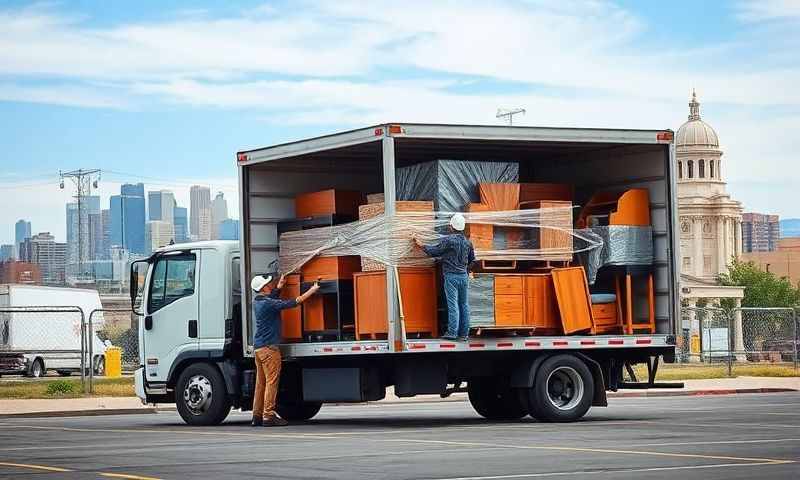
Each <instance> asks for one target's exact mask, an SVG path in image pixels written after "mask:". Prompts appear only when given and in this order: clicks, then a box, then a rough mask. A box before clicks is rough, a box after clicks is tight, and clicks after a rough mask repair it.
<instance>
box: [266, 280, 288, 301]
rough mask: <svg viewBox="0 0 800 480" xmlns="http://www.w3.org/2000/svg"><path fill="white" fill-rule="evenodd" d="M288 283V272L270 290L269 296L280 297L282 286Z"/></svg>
mask: <svg viewBox="0 0 800 480" xmlns="http://www.w3.org/2000/svg"><path fill="white" fill-rule="evenodd" d="M284 285H286V274H283V275H281V278H280V279H279V280H278V284H277V285H275V288H273V289H272V291H271V292H269V298H280V296H281V288H283V286H284Z"/></svg>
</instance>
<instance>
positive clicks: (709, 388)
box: [0, 377, 800, 418]
mask: <svg viewBox="0 0 800 480" xmlns="http://www.w3.org/2000/svg"><path fill="white" fill-rule="evenodd" d="M684 384H685V386H684V388H681V389H672V388H670V389H652V390H622V391H619V392H609V394H608V396H609V398H620V397H661V396H680V395H731V394H741V393H769V392H783V391H792V390H800V377H737V378H717V379H711V380H685V381H684ZM464 401H467V395H466V394H465V393H456V394H453V395H451V396H450V397H448V398H445V399H443V398H440V397H439V396H438V395H419V396H416V397H411V398H399V397H397V396H395V395H394V390H393V389H392V388H391V387H389V388H387V389H386V398H385V399H384V400H381V401H379V402H372V403H373V404H392V403H415V402H464ZM174 409H175V407H174V405H164V406H163V407H159V408H155V407H153V406H152V405H142V403H141V401H140V400H139V399H138V398H136V397H91V398H65V399H53V400H49V399H48V400H46V399H37V400H0V418H3V417H18V416H31V417H47V416H73V415H75V416H77V415H119V414H126V413H156V412H157V411H158V410H174Z"/></svg>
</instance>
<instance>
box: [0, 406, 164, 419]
mask: <svg viewBox="0 0 800 480" xmlns="http://www.w3.org/2000/svg"><path fill="white" fill-rule="evenodd" d="M156 412H157V409H156V408H153V407H147V408H98V409H92V410H66V411H61V412H59V411H52V412H26V413H3V414H0V418H53V417H99V416H103V415H133V414H144V413H156Z"/></svg>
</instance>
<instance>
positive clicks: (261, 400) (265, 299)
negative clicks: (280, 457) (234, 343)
mask: <svg viewBox="0 0 800 480" xmlns="http://www.w3.org/2000/svg"><path fill="white" fill-rule="evenodd" d="M273 279H274V276H273V275H256V276H255V277H253V280H252V281H251V282H250V288H252V289H253V291H254V292H256V293H257V295H256V296H255V298H253V316H254V317H255V319H256V332H255V335H254V336H253V348H254V349H255V363H256V391H255V393H254V394H253V422H252V425H253V426H254V427H261V426H264V427H278V426H284V425H287V424H288V422H287V421H286V420H284V419H282V418H280V417H278V415H277V414H276V413H275V402H276V400H277V397H278V381H279V380H280V376H281V351H280V350H279V349H278V344H279V343H281V310H286V309H287V308H294V307H296V306H298V305H300V304H301V303H303V302H304V301H306V299H308V297H310V296H311V295H314V294H315V293H316V292H317V290H319V284H318V283H315V284H314V285H313V286H312V287H311V288H309V289H308V290H306V292H305V293H303V294H302V295H300V296H299V297H297V298H293V299H290V300H282V299H281V298H280V293H281V288H283V285H284V284H285V283H286V276H285V275H282V276H281V278H280V279H279V280H278V283H277V285H276V284H274V283H273Z"/></svg>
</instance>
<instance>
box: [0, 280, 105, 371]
mask: <svg viewBox="0 0 800 480" xmlns="http://www.w3.org/2000/svg"><path fill="white" fill-rule="evenodd" d="M68 305H69V306H77V307H80V308H81V309H82V310H83V312H84V315H85V318H86V320H87V321H88V319H89V314H90V313H91V312H92V311H93V310H96V309H99V308H102V305H101V303H100V295H98V293H97V292H96V291H95V290H84V289H77V288H58V287H40V286H34V285H0V308H3V307H46V306H52V307H63V306H68ZM92 321H93V323H94V324H95V325H102V323H103V316H102V313H97V314H95V315H94V317H93V318H92ZM92 342H93V343H92V352H93V357H94V358H93V359H92V362H91V363H90V362H89V361H88V358H87V361H86V362H85V364H86V365H87V366H88V365H92V366H93V368H94V371H95V374H98V375H102V374H103V373H104V372H105V350H106V347H107V345H106V344H104V343H103V342H102V341H101V340H100V339H99V338H98V337H97V335H96V334H95V335H93V336H92ZM48 370H55V371H56V372H58V374H59V375H62V376H68V375H71V374H72V373H74V372H80V370H81V320H80V314H78V313H77V312H54V313H45V312H42V313H27V312H0V374H2V375H26V376H29V377H42V376H44V375H45V374H46V373H47V371H48ZM87 373H88V372H87Z"/></svg>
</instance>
